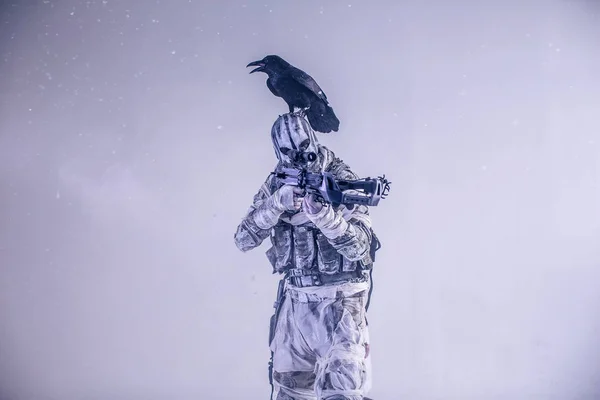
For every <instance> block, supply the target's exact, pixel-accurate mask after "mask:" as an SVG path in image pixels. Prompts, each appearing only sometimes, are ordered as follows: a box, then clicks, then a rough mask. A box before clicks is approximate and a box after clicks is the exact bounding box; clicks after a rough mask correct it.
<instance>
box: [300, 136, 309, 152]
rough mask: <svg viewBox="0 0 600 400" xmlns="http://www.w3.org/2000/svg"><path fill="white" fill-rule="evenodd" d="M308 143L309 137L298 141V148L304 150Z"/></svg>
mask: <svg viewBox="0 0 600 400" xmlns="http://www.w3.org/2000/svg"><path fill="white" fill-rule="evenodd" d="M309 144H310V139H305V140H303V141H302V143H300V150H302V151H304V150H306V149H308V145H309Z"/></svg>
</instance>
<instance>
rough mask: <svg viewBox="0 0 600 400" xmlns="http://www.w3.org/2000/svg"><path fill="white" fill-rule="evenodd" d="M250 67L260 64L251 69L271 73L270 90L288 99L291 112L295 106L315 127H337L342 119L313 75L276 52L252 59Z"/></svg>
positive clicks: (327, 129)
mask: <svg viewBox="0 0 600 400" xmlns="http://www.w3.org/2000/svg"><path fill="white" fill-rule="evenodd" d="M247 67H257V68H254V69H253V70H252V71H250V73H251V74H252V73H254V72H264V73H266V74H267V75H268V76H269V78H268V79H267V87H268V88H269V90H270V91H271V93H273V94H274V95H275V96H277V97H281V98H282V99H283V100H285V102H286V103H287V105H288V107H289V109H290V112H294V111H295V108H296V107H297V108H300V109H301V110H302V111H303V112H304V113H305V114H306V116H307V117H308V122H310V125H311V126H312V127H313V129H314V130H315V131H318V132H323V133H329V132H331V131H334V132H337V131H338V129H339V127H340V121H339V119H338V118H337V117H336V115H335V113H334V112H333V108H331V106H330V105H329V102H328V101H327V96H325V92H323V90H322V89H321V88H320V87H319V85H317V82H315V80H314V79H313V78H312V77H311V76H310V75H308V74H307V73H305V72H304V71H302V70H300V69H298V68H296V67H294V66H293V65H291V64H290V63H288V62H287V61H285V60H284V59H283V58H281V57H279V56H275V55H268V56H266V57H265V58H263V59H262V60H259V61H254V62H251V63H250V64H248V65H246V68H247Z"/></svg>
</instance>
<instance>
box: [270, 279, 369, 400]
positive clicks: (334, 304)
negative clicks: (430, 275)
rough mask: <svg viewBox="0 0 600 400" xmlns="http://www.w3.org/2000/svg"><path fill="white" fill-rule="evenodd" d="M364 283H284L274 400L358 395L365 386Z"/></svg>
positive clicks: (345, 399) (339, 399)
mask: <svg viewBox="0 0 600 400" xmlns="http://www.w3.org/2000/svg"><path fill="white" fill-rule="evenodd" d="M368 289H369V283H368V282H365V283H345V284H342V285H338V286H332V287H311V288H302V289H297V288H294V287H290V286H288V287H287V288H286V291H285V299H284V301H283V304H282V305H281V310H280V313H279V319H278V321H277V325H276V330H275V335H274V338H273V341H272V342H271V346H270V347H271V351H272V352H273V386H274V394H273V398H274V399H276V400H309V399H310V400H315V399H318V400H334V399H335V400H362V399H363V396H364V395H365V394H366V392H367V391H368V390H369V389H370V386H371V365H370V359H371V357H370V356H369V344H368V340H369V337H368V335H369V334H368V328H367V325H366V318H365V305H366V302H367V294H368Z"/></svg>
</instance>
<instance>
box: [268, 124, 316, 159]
mask: <svg viewBox="0 0 600 400" xmlns="http://www.w3.org/2000/svg"><path fill="white" fill-rule="evenodd" d="M271 139H272V141H273V149H274V150H275V155H276V156H277V159H278V160H279V161H280V162H281V164H282V165H283V166H286V167H295V168H307V169H309V170H315V169H316V168H318V165H319V162H318V161H319V156H318V154H319V147H318V141H317V137H316V135H315V133H314V131H313V130H312V129H311V127H310V125H309V124H308V122H307V121H306V120H305V119H304V118H302V117H300V116H298V115H296V114H284V115H282V116H280V117H279V118H277V120H276V121H275V123H274V124H273V127H272V128H271Z"/></svg>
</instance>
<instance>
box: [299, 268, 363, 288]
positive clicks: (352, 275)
mask: <svg viewBox="0 0 600 400" xmlns="http://www.w3.org/2000/svg"><path fill="white" fill-rule="evenodd" d="M353 279H356V280H357V281H362V280H364V279H366V275H365V274H364V271H362V270H358V269H357V270H356V271H348V272H338V273H336V274H331V275H327V274H322V273H319V272H312V271H306V270H302V269H290V270H289V271H288V273H287V280H288V283H290V284H291V285H292V286H295V287H307V286H323V285H329V284H332V283H339V282H345V281H350V280H353Z"/></svg>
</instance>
